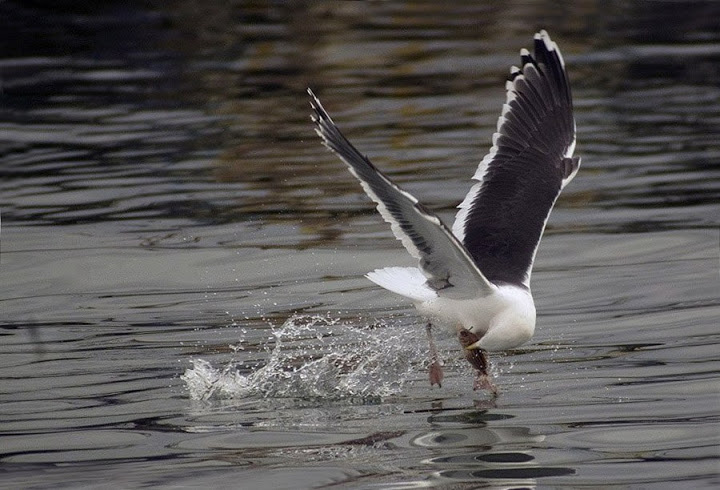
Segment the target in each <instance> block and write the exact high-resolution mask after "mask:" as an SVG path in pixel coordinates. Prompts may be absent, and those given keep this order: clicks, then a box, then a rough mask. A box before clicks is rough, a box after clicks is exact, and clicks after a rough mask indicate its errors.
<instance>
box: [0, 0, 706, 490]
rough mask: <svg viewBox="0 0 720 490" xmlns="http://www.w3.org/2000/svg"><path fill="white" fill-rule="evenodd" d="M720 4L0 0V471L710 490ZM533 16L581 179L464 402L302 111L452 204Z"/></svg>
mask: <svg viewBox="0 0 720 490" xmlns="http://www.w3.org/2000/svg"><path fill="white" fill-rule="evenodd" d="M719 18H720V4H718V3H716V2H685V1H666V2H652V1H638V0H635V1H629V2H593V1H587V0H582V1H578V2H568V3H559V2H550V1H530V2H507V1H502V2H500V1H489V2H460V3H455V4H453V5H447V4H444V3H442V2H417V3H414V2H337V3H330V2H327V3H316V2H301V1H291V2H270V1H264V2H263V1H251V2H235V1H231V2H220V1H209V2H190V1H183V0H177V1H170V2H162V3H157V4H153V3H151V2H142V1H133V2H115V1H109V2H98V3H90V4H85V3H80V2H71V1H63V2H49V1H39V0H38V1H32V2H19V1H5V2H0V33H1V34H0V46H1V47H2V49H0V81H1V92H0V103H1V106H0V152H1V153H0V154H1V163H0V219H1V230H0V240H1V243H0V334H1V335H2V342H1V343H0V353H1V355H0V486H2V487H3V488H100V487H108V486H110V487H123V488H141V487H143V488H144V487H157V488H199V487H208V486H211V487H214V488H313V487H315V488H317V487H322V488H420V487H426V486H436V487H443V488H480V487H482V488H528V487H540V488H547V487H568V488H570V487H572V488H583V487H593V488H598V487H603V488H612V487H622V488H627V487H643V488H649V487H653V488H710V487H717V486H718V485H720V477H719V476H718V472H719V464H720V455H719V449H718V447H719V443H720V429H719V427H720V425H718V419H719V418H720V413H719V411H720V383H719V381H720V362H719V361H718V357H719V356H718V351H719V348H720V328H719V324H720V322H719V319H720V299H719V297H718V296H719V295H718V293H719V291H720V287H719V286H720V279H719V277H718V267H719V259H718V247H719V243H718V242H719V231H718V226H719V224H720V206H719V203H720V30H719V29H718V28H717V25H718V24H717V19H719ZM540 28H545V29H547V30H548V31H549V32H550V34H551V35H552V37H553V39H554V40H556V41H557V42H558V43H559V44H560V47H561V48H562V51H563V54H564V56H565V60H566V63H567V65H568V69H569V74H570V78H571V81H572V86H573V91H574V98H575V104H576V118H577V124H578V149H577V154H579V155H581V156H582V158H583V167H582V168H581V170H580V172H579V174H578V175H577V177H576V179H575V180H574V181H573V182H572V184H571V185H569V186H568V187H567V188H566V189H565V191H564V193H563V195H562V196H561V198H560V199H559V201H558V203H557V205H556V208H555V210H554V212H553V214H552V216H551V218H550V221H549V224H548V228H547V231H546V235H545V238H544V240H543V243H542V244H541V247H540V250H539V252H538V257H537V261H536V266H535V271H534V274H533V291H534V295H535V298H536V305H537V309H538V322H537V323H538V326H537V331H536V335H535V337H534V338H533V339H532V340H531V341H530V342H529V343H528V344H526V345H525V346H523V347H522V348H520V349H518V350H516V351H513V352H509V353H506V354H504V355H496V356H495V357H494V358H493V362H494V368H493V369H494V371H495V374H496V376H497V383H498V384H499V386H500V389H501V394H500V396H499V397H498V398H497V399H496V400H492V399H491V398H490V397H488V396H487V395H486V394H484V393H478V392H473V391H472V389H471V385H472V373H471V372H470V369H469V368H468V366H466V363H465V362H464V361H463V360H462V359H459V356H460V353H459V351H458V349H457V345H456V341H455V340H454V339H453V338H452V337H451V336H449V335H444V336H443V335H441V336H440V339H439V344H440V348H441V353H442V356H443V357H444V358H445V361H446V380H445V383H444V384H443V387H442V388H441V389H438V388H437V387H435V388H434V389H431V388H430V387H429V385H428V382H427V373H426V365H427V359H426V356H427V347H426V345H425V337H424V331H423V329H422V328H421V327H422V323H421V319H419V318H418V317H417V316H416V314H415V312H414V310H413V309H412V307H411V306H410V305H409V304H407V303H406V302H404V301H402V300H401V299H400V298H396V297H393V296H391V295H389V294H387V293H385V292H383V291H381V290H379V289H378V288H377V287H375V286H374V285H372V284H371V283H369V282H368V281H367V280H366V279H364V278H363V277H362V274H364V273H365V272H367V271H369V270H372V269H374V268H377V267H382V266H385V265H406V264H410V263H411V261H410V260H411V259H410V258H409V257H408V256H407V254H406V253H405V251H404V250H403V249H402V248H401V246H400V244H399V242H397V241H396V240H395V239H394V238H393V237H392V235H391V233H390V231H389V228H388V226H387V225H386V224H385V223H383V222H382V220H381V219H380V218H379V217H378V216H377V214H376V212H375V211H374V209H373V205H372V204H371V203H370V202H369V201H368V199H367V198H366V197H365V196H364V194H363V193H362V191H361V189H360V187H359V185H358V184H357V182H356V181H355V180H354V179H353V177H352V176H351V175H350V174H349V173H348V172H347V170H346V169H345V168H344V166H343V165H342V163H341V162H340V161H338V160H337V159H336V158H335V157H334V156H333V155H331V154H330V153H328V152H327V151H326V150H325V149H324V148H323V147H321V146H320V144H319V142H318V140H317V138H316V136H315V135H314V134H313V132H312V127H311V124H310V122H309V106H308V101H307V97H306V95H305V92H304V90H305V88H306V87H308V86H310V87H313V88H314V89H315V91H316V93H317V94H318V95H319V96H320V97H321V98H322V100H323V102H324V103H325V105H326V106H327V108H328V110H329V111H330V112H331V114H332V115H333V116H334V118H335V120H336V122H337V123H338V124H339V125H340V126H341V127H342V128H343V130H344V131H345V132H346V134H347V135H348V136H349V137H350V138H351V140H352V141H353V142H354V143H355V144H356V145H357V146H358V147H359V148H360V149H361V150H362V151H363V152H365V153H367V154H368V155H369V156H370V157H371V158H372V159H373V160H374V162H375V163H376V164H377V165H379V166H380V167H381V168H383V169H384V170H385V171H386V172H387V173H388V174H389V175H390V176H391V177H392V178H393V179H395V180H396V181H397V182H398V183H400V184H401V185H402V186H403V187H404V188H405V189H407V190H408V191H410V192H412V193H413V194H415V195H416V196H418V197H419V198H420V199H421V200H422V201H423V202H424V203H426V204H427V205H428V206H429V207H430V208H432V209H434V210H436V211H437V212H438V213H439V214H440V215H441V216H442V217H443V219H445V220H446V221H447V222H448V223H451V222H452V219H453V217H454V213H455V209H454V207H455V206H456V205H457V204H458V203H459V202H460V201H461V200H462V198H463V196H464V195H465V193H466V192H467V190H468V189H469V187H470V185H471V182H470V180H469V179H470V177H471V175H472V174H473V172H474V170H475V168H476V166H477V163H478V162H479V161H480V159H481V158H482V156H483V155H484V153H485V152H486V151H487V150H488V148H489V146H490V138H491V135H492V132H493V130H494V127H495V124H496V121H497V117H498V115H499V111H500V109H501V106H502V103H503V101H504V97H505V94H504V88H503V84H504V79H505V76H506V74H507V73H508V70H509V66H510V65H511V64H516V63H518V60H519V56H518V51H519V49H520V48H522V47H529V46H530V42H531V39H532V35H533V33H534V32H536V30H538V29H540Z"/></svg>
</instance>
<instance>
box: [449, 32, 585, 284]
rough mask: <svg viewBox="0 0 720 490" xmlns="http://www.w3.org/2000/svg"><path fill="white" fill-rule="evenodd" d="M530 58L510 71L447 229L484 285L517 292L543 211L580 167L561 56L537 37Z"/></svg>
mask: <svg viewBox="0 0 720 490" xmlns="http://www.w3.org/2000/svg"><path fill="white" fill-rule="evenodd" d="M534 51H535V53H534V55H531V54H530V53H529V52H528V51H527V50H525V49H523V50H522V51H521V52H520V55H521V58H522V68H517V67H512V69H511V70H510V78H509V80H508V82H507V84H506V88H507V101H506V103H505V105H503V109H502V114H501V116H500V119H499V120H498V125H497V132H496V133H495V134H494V135H493V146H492V148H491V149H490V153H488V155H486V156H485V158H484V159H483V160H482V162H480V165H479V166H478V169H477V171H476V172H475V175H474V176H473V178H474V179H475V180H478V181H479V182H478V183H477V184H475V185H474V186H473V187H472V188H471V189H470V192H469V193H468V195H467V196H466V197H465V200H464V201H463V202H462V203H461V204H460V205H459V206H458V207H459V208H460V211H459V212H458V213H457V216H456V218H455V223H454V225H453V228H452V230H453V233H454V234H455V236H456V237H457V238H458V239H459V240H460V241H461V242H462V243H463V244H464V245H465V248H466V249H467V251H468V252H469V253H470V255H471V256H472V258H473V259H474V260H475V263H476V264H477V266H478V268H479V269H480V270H481V271H482V272H483V274H484V275H485V277H486V278H487V279H488V280H489V281H492V282H494V283H498V282H506V283H511V284H516V285H524V286H525V287H529V285H530V272H531V269H532V264H533V261H534V259H535V253H536V251H537V246H538V243H539V242H540V238H541V236H542V233H543V230H544V229H545V224H546V222H547V219H548V216H549V215H550V210H551V209H552V207H553V205H554V204H555V200H556V199H557V197H558V195H559V194H560V191H561V190H562V188H563V187H565V185H566V184H567V183H568V182H570V180H572V178H573V177H574V176H575V173H576V172H577V170H578V168H579V166H580V159H579V158H577V157H573V156H572V155H573V151H574V149H575V120H574V118H573V106H572V96H571V93H570V82H569V80H568V76H567V73H566V72H565V63H564V61H563V58H562V55H561V54H560V51H559V50H558V47H557V45H556V44H555V43H554V42H552V41H551V40H550V36H548V34H547V32H545V31H540V32H539V33H538V34H535V47H534Z"/></svg>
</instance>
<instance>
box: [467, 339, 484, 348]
mask: <svg viewBox="0 0 720 490" xmlns="http://www.w3.org/2000/svg"><path fill="white" fill-rule="evenodd" d="M480 348H481V347H480V341H479V340H478V341H477V342H475V343H474V344H470V345H468V346H467V347H465V350H476V349H480Z"/></svg>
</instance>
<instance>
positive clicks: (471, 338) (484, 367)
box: [458, 328, 498, 396]
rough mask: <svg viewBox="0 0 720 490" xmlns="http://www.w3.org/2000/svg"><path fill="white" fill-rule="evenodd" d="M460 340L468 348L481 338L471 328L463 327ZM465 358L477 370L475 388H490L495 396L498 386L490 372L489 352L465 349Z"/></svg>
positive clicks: (459, 336)
mask: <svg viewBox="0 0 720 490" xmlns="http://www.w3.org/2000/svg"><path fill="white" fill-rule="evenodd" d="M458 340H459V341H460V345H462V346H463V348H466V347H468V346H470V345H472V344H474V343H475V342H477V341H478V340H480V337H478V336H477V335H476V334H474V333H472V332H471V331H470V330H467V329H465V328H463V329H462V330H460V332H459V333H458ZM465 359H467V361H468V362H469V363H470V364H471V365H472V367H474V368H475V370H476V371H477V377H476V378H475V382H474V383H473V390H488V391H489V392H490V393H492V394H493V396H497V394H498V389H497V386H495V383H493V382H492V376H490V373H488V366H489V365H490V361H489V360H488V356H487V352H485V351H484V350H482V349H472V350H468V349H465Z"/></svg>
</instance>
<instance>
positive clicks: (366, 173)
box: [308, 89, 495, 298]
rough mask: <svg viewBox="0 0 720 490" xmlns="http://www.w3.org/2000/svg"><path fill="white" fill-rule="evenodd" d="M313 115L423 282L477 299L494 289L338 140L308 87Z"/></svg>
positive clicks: (437, 224) (430, 220)
mask: <svg viewBox="0 0 720 490" xmlns="http://www.w3.org/2000/svg"><path fill="white" fill-rule="evenodd" d="M308 93H309V94H310V97H311V99H312V100H311V105H312V108H313V111H314V114H313V118H312V119H313V121H314V122H315V124H316V132H317V133H318V135H319V136H320V137H321V138H322V140H323V143H324V144H325V146H327V147H328V148H329V149H330V150H332V151H333V152H334V153H335V154H337V155H338V156H339V157H340V158H341V159H342V160H343V161H344V162H345V163H346V164H347V165H348V167H349V168H350V172H352V174H353V175H354V176H355V177H357V178H358V180H360V183H361V184H362V187H363V189H364V190H365V192H366V193H367V195H368V196H370V198H371V199H372V200H373V201H375V202H376V203H377V209H378V211H380V214H381V215H382V217H383V218H384V219H385V221H387V222H388V223H390V226H391V228H392V231H393V233H394V234H395V237H396V238H397V239H398V240H400V241H401V242H402V244H403V245H404V246H405V248H406V249H407V251H408V252H409V253H410V254H411V255H412V256H413V257H415V258H416V259H418V261H419V268H420V270H421V271H422V272H423V274H424V275H425V277H426V278H427V284H428V285H429V286H430V287H431V288H433V289H435V290H438V291H442V294H443V295H447V296H453V297H468V298H470V297H477V296H485V295H488V294H490V293H491V292H492V291H493V290H494V289H495V288H494V286H493V285H492V284H490V283H489V282H488V281H487V279H485V277H484V276H483V275H482V273H481V272H480V271H479V270H478V268H477V266H476V265H475V262H474V261H473V260H472V258H471V257H470V256H469V255H468V253H467V251H466V250H465V247H463V245H462V244H461V243H460V241H459V240H458V239H457V238H456V237H455V236H454V235H453V234H452V232H451V231H450V230H449V229H448V228H447V227H446V226H445V225H444V224H443V223H442V222H441V221H440V219H439V218H438V217H437V216H436V215H435V214H434V213H432V212H431V211H430V210H428V209H427V208H425V206H423V205H422V204H421V203H420V202H418V200H417V199H415V197H413V196H412V195H411V194H409V193H407V192H405V191H403V190H402V189H400V188H399V187H398V186H397V185H395V184H394V183H393V182H391V181H390V179H388V178H387V177H386V176H385V175H384V174H383V173H382V172H380V170H378V169H377V167H375V165H373V164H372V163H371V162H370V160H368V159H367V158H366V157H365V156H363V155H362V154H361V153H360V152H359V151H358V150H357V149H356V148H355V147H354V146H353V145H352V144H351V143H350V142H349V141H348V140H347V138H345V136H343V134H342V133H341V132H340V130H339V129H338V127H337V126H336V125H335V123H334V122H333V121H332V119H331V118H330V116H329V115H328V113H327V112H326V111H325V109H324V108H323V106H322V104H321V103H320V101H319V100H318V99H317V97H315V94H313V93H312V91H311V90H310V89H308Z"/></svg>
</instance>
